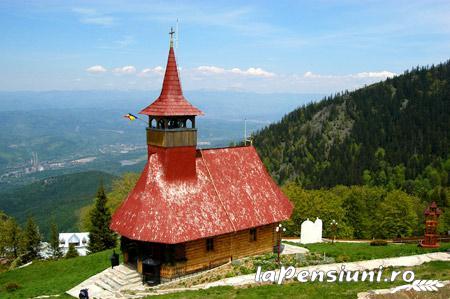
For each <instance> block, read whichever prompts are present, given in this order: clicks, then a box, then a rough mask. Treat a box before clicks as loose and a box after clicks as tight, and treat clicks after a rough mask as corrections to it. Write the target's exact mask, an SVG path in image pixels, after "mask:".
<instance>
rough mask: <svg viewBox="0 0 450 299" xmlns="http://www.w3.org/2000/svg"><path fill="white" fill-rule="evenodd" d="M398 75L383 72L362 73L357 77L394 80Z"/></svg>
mask: <svg viewBox="0 0 450 299" xmlns="http://www.w3.org/2000/svg"><path fill="white" fill-rule="evenodd" d="M396 75H397V74H396V73H392V72H389V71H381V72H362V73H357V74H356V75H355V77H358V78H392V77H394V76H396Z"/></svg>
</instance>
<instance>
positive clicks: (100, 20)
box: [72, 8, 115, 26]
mask: <svg viewBox="0 0 450 299" xmlns="http://www.w3.org/2000/svg"><path fill="white" fill-rule="evenodd" d="M72 11H73V12H74V13H76V14H77V15H78V16H79V21H80V22H81V23H83V24H93V25H101V26H111V25H113V24H114V21H115V19H114V17H112V16H109V15H106V14H102V13H99V12H97V10H95V9H92V8H73V9H72Z"/></svg>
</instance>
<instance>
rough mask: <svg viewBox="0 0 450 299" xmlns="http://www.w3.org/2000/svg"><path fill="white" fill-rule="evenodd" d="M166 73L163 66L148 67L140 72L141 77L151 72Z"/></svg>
mask: <svg viewBox="0 0 450 299" xmlns="http://www.w3.org/2000/svg"><path fill="white" fill-rule="evenodd" d="M163 73H164V69H163V68H162V66H156V67H154V68H146V69H143V70H142V71H141V72H139V74H138V76H139V77H147V76H149V75H151V74H156V75H162V74H163Z"/></svg>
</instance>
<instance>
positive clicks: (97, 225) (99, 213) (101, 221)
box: [88, 183, 116, 252]
mask: <svg viewBox="0 0 450 299" xmlns="http://www.w3.org/2000/svg"><path fill="white" fill-rule="evenodd" d="M106 202H107V198H106V195H105V189H104V188H103V183H100V187H99V188H98V191H97V199H96V201H95V206H94V208H93V209H92V211H91V213H90V220H91V228H90V230H89V246H88V249H89V251H90V252H98V251H102V250H105V249H109V248H114V247H115V246H116V235H115V234H114V232H113V231H112V230H111V229H110V228H109V224H110V223H111V212H110V211H109V209H108V207H107V206H106Z"/></svg>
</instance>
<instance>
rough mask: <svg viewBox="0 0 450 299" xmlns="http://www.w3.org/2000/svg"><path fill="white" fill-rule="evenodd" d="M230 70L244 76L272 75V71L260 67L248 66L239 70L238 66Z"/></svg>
mask: <svg viewBox="0 0 450 299" xmlns="http://www.w3.org/2000/svg"><path fill="white" fill-rule="evenodd" d="M231 72H232V73H234V74H239V75H245V76H255V77H266V78H268V77H273V76H275V74H274V73H271V72H268V71H265V70H263V69H262V68H259V67H258V68H253V67H251V68H248V69H247V70H245V71H244V70H241V69H239V68H233V69H231Z"/></svg>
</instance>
